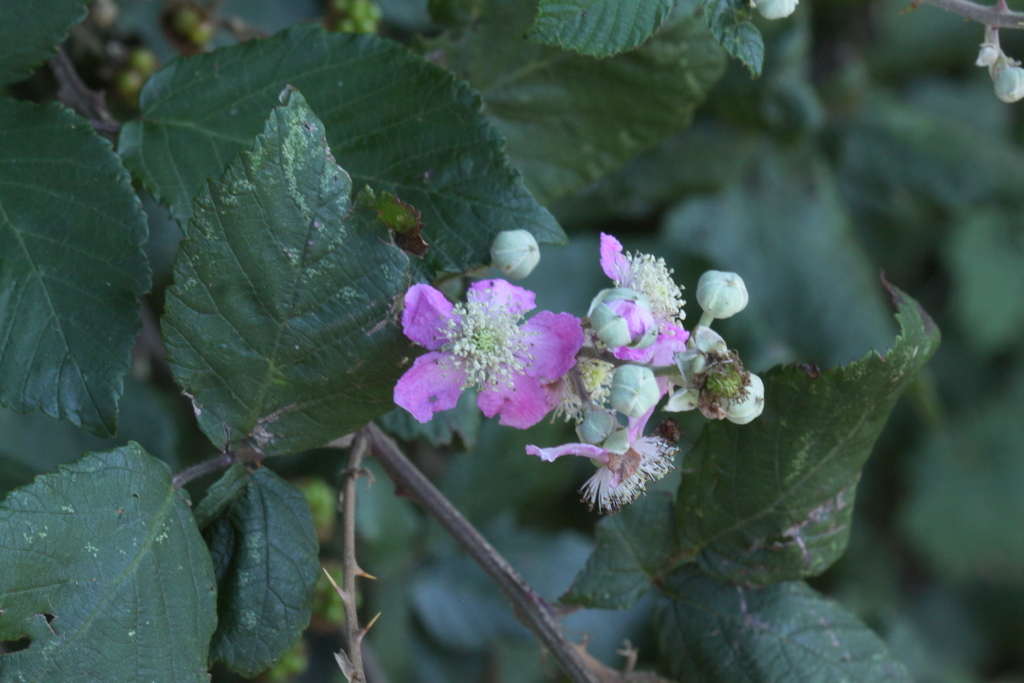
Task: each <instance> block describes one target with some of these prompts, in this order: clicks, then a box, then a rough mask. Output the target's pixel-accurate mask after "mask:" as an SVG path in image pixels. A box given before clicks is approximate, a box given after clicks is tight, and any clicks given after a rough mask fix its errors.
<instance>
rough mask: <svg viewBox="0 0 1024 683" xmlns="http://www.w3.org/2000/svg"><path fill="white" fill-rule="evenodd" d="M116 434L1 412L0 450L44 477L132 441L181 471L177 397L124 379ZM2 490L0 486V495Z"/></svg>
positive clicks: (182, 418)
mask: <svg viewBox="0 0 1024 683" xmlns="http://www.w3.org/2000/svg"><path fill="white" fill-rule="evenodd" d="M119 406H120V407H119V412H120V415H119V417H118V430H117V432H118V435H117V436H116V437H114V438H110V439H101V438H99V437H96V436H93V435H92V434H89V433H88V432H85V431H83V430H81V429H78V428H77V427H75V426H74V425H72V424H71V423H70V422H56V421H54V420H53V418H49V417H46V416H45V415H42V414H40V413H29V414H27V415H19V414H18V413H15V412H14V411H11V410H0V451H3V452H4V453H6V454H7V455H8V456H9V457H10V458H11V459H12V460H14V461H17V462H19V463H21V464H22V465H24V466H25V467H27V468H29V470H31V471H32V473H33V474H45V473H47V472H53V471H55V470H56V469H57V465H62V464H64V463H68V462H71V461H72V460H77V459H78V458H80V457H82V454H83V453H87V452H89V451H101V450H110V449H112V448H117V447H118V446H124V445H126V444H127V443H128V442H129V441H136V442H138V443H139V445H140V446H142V447H143V448H144V449H145V450H146V452H147V453H150V454H151V455H154V456H156V457H158V458H160V459H161V460H163V461H164V462H165V463H167V464H168V465H170V467H171V469H178V468H179V467H180V464H181V461H182V456H183V455H184V454H183V452H182V451H183V450H184V449H185V447H184V446H183V444H182V439H181V430H182V424H183V423H184V421H185V419H186V414H185V411H184V410H182V406H181V404H180V402H179V401H178V397H177V396H174V397H173V398H171V397H170V396H168V395H164V394H161V393H160V391H159V390H157V389H155V388H154V387H153V386H151V385H147V384H142V383H141V382H138V381H136V380H132V379H129V380H128V381H127V382H125V385H124V394H123V395H122V396H121V401H120V404H119ZM4 490H5V489H4V488H3V486H2V485H0V492H3V491H4Z"/></svg>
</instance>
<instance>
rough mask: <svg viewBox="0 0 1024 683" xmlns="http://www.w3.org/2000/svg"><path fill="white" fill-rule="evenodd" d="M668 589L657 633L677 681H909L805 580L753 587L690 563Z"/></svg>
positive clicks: (863, 630)
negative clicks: (731, 582)
mask: <svg viewBox="0 0 1024 683" xmlns="http://www.w3.org/2000/svg"><path fill="white" fill-rule="evenodd" d="M664 591H665V595H663V596H661V597H659V598H658V601H657V603H656V605H655V612H654V613H655V629H656V630H657V632H658V643H659V647H660V649H661V652H662V659H663V661H664V662H665V663H666V664H667V665H668V669H669V671H670V672H671V675H673V676H675V677H676V679H677V680H680V681H700V682H701V683H705V682H706V683H715V682H718V681H721V683H762V682H763V683H769V682H774V681H863V682H864V683H868V682H870V683H880V682H882V681H900V682H901V683H910V680H911V679H910V675H909V674H908V673H907V670H906V668H905V667H904V666H903V664H902V663H900V662H899V661H898V660H896V658H895V657H894V656H893V654H892V652H890V651H889V648H888V647H886V645H885V643H883V642H882V640H881V639H880V638H879V637H878V636H877V635H875V634H874V633H873V632H872V631H871V629H869V628H868V627H867V626H865V625H864V624H862V623H861V622H860V621H858V620H857V618H856V617H854V616H853V615H852V614H850V613H849V612H847V611H846V610H845V609H843V608H842V607H841V606H840V605H839V604H838V603H836V602H833V601H832V600H828V599H826V598H824V597H822V596H821V595H819V594H818V593H816V592H814V591H813V590H811V588H809V587H808V586H807V585H806V584H804V583H798V582H792V583H782V584H778V585H775V586H768V587H767V588H757V589H753V590H749V589H744V588H741V587H739V586H731V585H729V584H726V583H720V582H718V581H715V580H714V579H711V578H709V577H707V576H705V575H704V574H702V573H701V572H700V570H699V569H697V568H696V567H694V566H693V565H690V566H687V567H683V568H681V569H679V570H677V571H676V572H674V573H673V574H672V575H671V576H669V578H668V580H667V581H666V582H665V586H664Z"/></svg>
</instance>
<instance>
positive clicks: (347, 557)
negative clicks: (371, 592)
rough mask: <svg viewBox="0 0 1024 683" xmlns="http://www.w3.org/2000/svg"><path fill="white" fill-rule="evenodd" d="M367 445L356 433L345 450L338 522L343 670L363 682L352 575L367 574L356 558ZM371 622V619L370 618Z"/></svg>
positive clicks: (352, 680)
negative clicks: (358, 482) (344, 642)
mask: <svg viewBox="0 0 1024 683" xmlns="http://www.w3.org/2000/svg"><path fill="white" fill-rule="evenodd" d="M368 447H369V440H368V439H367V437H366V434H365V433H363V432H360V433H358V434H356V438H355V440H354V441H353V442H352V448H351V449H349V452H348V467H347V468H345V471H344V472H342V474H341V506H342V511H341V525H342V530H343V531H342V563H343V570H342V571H343V572H344V576H343V583H344V588H343V589H342V590H341V591H340V592H339V595H340V596H341V600H342V602H343V603H344V604H345V634H346V640H347V641H348V663H349V665H350V667H351V668H350V670H349V671H346V672H345V675H346V676H347V677H348V680H349V683H364V681H366V673H365V672H364V671H363V636H365V635H366V632H367V630H369V626H367V627H366V628H365V629H363V628H360V627H359V614H358V611H357V608H356V576H369V575H368V574H366V572H364V571H363V570H362V569H361V568H360V567H359V563H358V562H356V480H357V479H359V476H360V474H361V473H362V470H361V469H360V467H359V466H360V464H362V462H363V457H364V456H365V455H366V452H367V450H368ZM370 624H371V625H372V624H373V622H372V621H371V622H370Z"/></svg>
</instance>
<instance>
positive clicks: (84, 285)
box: [0, 17, 149, 437]
mask: <svg viewBox="0 0 1024 683" xmlns="http://www.w3.org/2000/svg"><path fill="white" fill-rule="evenodd" d="M7 21H8V19H7V18H6V17H5V18H4V21H3V22H0V23H4V22H7ZM2 44H3V41H2V40H0V45H2ZM145 241H146V218H145V215H144V214H143V213H142V208H141V205H140V203H139V200H138V198H137V197H136V196H135V193H134V192H133V191H132V189H131V181H130V179H129V177H128V174H127V173H126V172H125V170H124V167H122V166H121V164H120V162H119V161H118V159H117V157H116V156H114V154H113V153H112V152H111V150H110V144H109V143H107V141H105V140H103V139H101V138H100V137H99V136H98V135H96V133H94V132H93V130H92V127H91V126H90V125H89V124H88V122H86V121H85V120H84V119H82V118H79V117H78V116H76V115H75V114H73V113H72V112H71V111H69V110H67V109H64V108H62V107H60V106H58V105H56V104H50V105H47V106H39V105H35V104H28V103H24V102H16V101H14V100H0V254H2V255H3V257H2V259H0V404H3V405H5V406H7V407H9V408H12V409H14V410H17V411H18V412H27V411H29V410H40V411H42V412H44V413H46V414H47V415H50V416H51V417H56V418H60V419H67V420H71V422H73V423H74V424H76V425H79V426H82V427H85V428H87V429H88V430H89V431H91V432H93V433H94V434H96V435H97V436H104V437H106V436H112V435H113V434H114V431H115V429H116V427H117V399H118V397H120V395H121V391H122V386H123V380H122V377H123V375H124V374H125V373H127V372H128V367H129V360H130V358H129V353H130V350H131V347H132V345H133V343H134V338H135V334H136V333H137V332H138V331H139V328H140V326H141V321H140V317H139V303H138V296H139V295H140V294H142V293H143V292H145V291H146V290H147V289H148V288H149V267H148V265H147V264H146V257H145V254H143V251H142V244H143V243H144V242H145Z"/></svg>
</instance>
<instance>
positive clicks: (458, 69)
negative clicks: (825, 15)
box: [433, 0, 725, 204]
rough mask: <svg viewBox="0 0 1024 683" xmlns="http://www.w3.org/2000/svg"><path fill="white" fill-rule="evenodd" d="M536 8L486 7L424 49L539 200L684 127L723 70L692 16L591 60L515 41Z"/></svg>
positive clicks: (521, 1) (522, 2)
mask: <svg viewBox="0 0 1024 683" xmlns="http://www.w3.org/2000/svg"><path fill="white" fill-rule="evenodd" d="M535 6H536V5H535V3H534V2H532V0H514V1H510V2H497V1H494V2H490V3H489V4H488V6H487V8H486V10H485V11H484V12H483V14H482V15H481V17H480V19H479V20H478V21H477V22H476V23H475V24H474V25H473V26H472V27H471V28H469V29H466V34H465V35H461V36H459V37H458V38H457V39H456V38H450V39H442V40H439V41H436V42H435V43H434V45H433V46H434V47H436V48H437V49H438V50H439V51H440V52H439V54H441V55H443V59H444V63H445V65H446V66H448V67H449V68H450V69H452V70H453V71H454V72H455V73H456V74H457V75H459V76H461V77H463V78H465V79H467V80H468V81H469V82H470V84H472V85H473V87H475V88H476V89H477V90H479V91H480V92H481V94H482V95H483V98H484V111H485V112H486V113H487V115H488V117H489V118H490V119H491V120H492V121H493V122H494V123H495V125H497V126H498V128H499V129H500V130H501V131H502V132H503V133H504V134H505V137H506V138H507V139H508V154H509V157H510V158H511V159H512V161H513V163H515V165H516V167H517V168H518V169H519V170H520V171H522V173H523V175H524V176H525V179H526V184H527V186H528V187H529V188H530V190H531V191H533V194H534V195H535V196H536V197H537V198H538V199H539V200H540V201H541V203H543V204H548V203H550V202H551V201H553V200H555V199H557V198H558V197H560V196H562V195H564V194H566V193H568V192H570V191H572V190H574V189H577V188H579V187H582V186H584V185H586V184H587V183H589V182H590V181H592V180H594V179H596V178H598V177H600V176H601V175H603V174H605V173H607V172H608V171H610V170H612V169H613V168H616V167H618V166H619V165H621V164H622V163H623V162H625V161H626V160H627V159H629V158H630V157H633V156H635V155H637V154H639V153H640V152H643V151H646V150H648V149H650V148H651V147H653V146H654V145H655V144H656V143H657V142H659V141H660V140H662V139H664V138H666V137H668V136H669V135H672V134H673V133H676V132H678V131H680V130H682V129H683V128H685V127H686V126H687V125H688V124H689V123H690V120H691V119H692V116H693V112H694V110H695V109H696V108H697V106H698V105H699V104H700V103H701V102H702V101H703V100H704V97H705V95H706V94H707V92H708V90H710V88H711V86H713V85H714V84H715V82H716V81H717V80H718V78H719V77H720V76H721V74H722V71H723V69H724V67H725V55H724V53H723V52H722V50H721V49H720V48H719V47H718V45H717V44H716V43H715V41H714V38H712V37H711V36H710V35H709V34H708V32H707V30H706V29H705V27H704V26H703V21H702V20H701V18H700V17H698V16H693V15H682V16H680V17H678V18H675V19H673V20H671V21H670V22H669V23H668V24H667V25H666V26H665V28H664V29H663V30H662V31H661V32H660V33H658V35H657V36H655V37H654V38H653V39H652V40H650V41H649V42H647V43H646V44H644V45H643V46H642V47H640V48H639V49H637V50H634V51H632V52H629V53H627V54H623V55H619V56H617V57H612V58H610V59H605V60H600V61H597V60H594V59H592V58H589V57H584V56H581V55H575V54H572V53H569V52H565V51H564V50H558V49H555V48H550V47H545V46H542V45H536V44H533V43H529V42H527V41H524V40H522V39H521V36H522V35H523V33H524V32H525V31H526V29H527V27H528V26H529V23H530V21H531V19H532V17H533V14H534V8H535Z"/></svg>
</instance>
